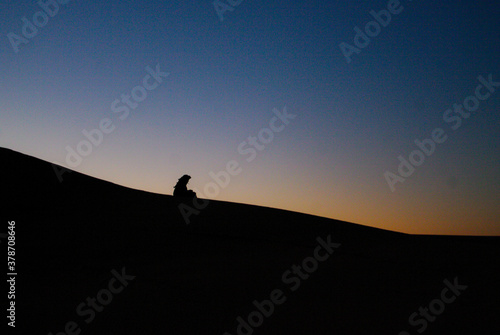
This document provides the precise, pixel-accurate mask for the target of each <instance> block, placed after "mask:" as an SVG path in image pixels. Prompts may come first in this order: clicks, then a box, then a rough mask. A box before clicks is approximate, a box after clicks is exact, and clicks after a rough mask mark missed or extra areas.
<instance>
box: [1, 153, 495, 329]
mask: <svg viewBox="0 0 500 335" xmlns="http://www.w3.org/2000/svg"><path fill="white" fill-rule="evenodd" d="M0 159H1V162H2V165H1V167H0V169H1V170H0V175H1V179H2V180H1V181H2V183H1V185H2V186H3V192H4V194H8V195H9V200H8V202H7V203H6V204H5V203H4V204H3V206H2V212H1V213H2V214H1V219H2V221H1V222H2V228H0V233H5V232H6V230H7V220H14V221H15V223H16V263H17V272H18V276H17V282H16V328H15V332H13V333H16V334H27V333H28V332H31V333H32V334H35V333H36V334H49V333H50V332H52V333H53V334H54V335H55V334H59V335H61V334H63V333H64V334H72V333H73V332H74V333H75V334H76V333H77V331H78V330H81V334H134V335H135V334H219V335H222V334H224V333H226V332H227V333H229V334H232V335H234V334H238V333H240V334H251V333H253V334H395V335H396V334H399V332H400V331H407V332H408V333H409V334H418V332H417V330H419V329H420V330H422V329H423V327H424V324H425V325H426V329H425V330H424V331H423V333H424V334H496V333H499V332H500V326H499V323H498V322H497V320H496V319H497V315H498V313H499V312H500V308H499V301H500V290H499V289H498V284H499V283H500V265H499V264H500V263H499V257H500V238H497V237H446V236H414V235H406V234H400V233H394V232H389V231H384V230H380V229H375V228H370V227H366V226H361V225H356V224H352V223H348V222H342V221H337V220H331V219H325V218H320V217H316V216H311V215H305V214H300V213H294V212H289V211H283V210H277V209H271V208H264V207H257V206H250V205H242V204H235V203H228V202H220V201H210V203H209V205H208V207H206V208H205V209H203V210H201V211H200V213H199V215H195V216H192V217H191V223H190V224H189V225H186V224H185V223H184V220H183V218H182V216H181V214H180V213H179V210H178V208H177V204H176V202H175V201H176V200H175V199H174V198H173V197H171V196H166V195H159V194H152V193H148V192H143V191H138V190H132V189H129V188H125V187H121V186H118V185H115V184H112V183H109V182H105V181H102V180H98V179H95V178H92V177H89V176H85V175H82V174H79V173H76V172H72V173H66V174H64V175H63V178H64V182H62V183H59V181H58V179H57V177H56V175H55V173H54V171H53V167H52V165H51V164H50V163H47V162H44V161H41V160H38V159H35V158H32V157H29V156H25V155H22V154H19V153H16V152H13V151H11V150H6V149H1V148H0ZM328 236H330V238H331V243H338V244H340V246H337V247H331V245H330V249H331V251H332V253H331V254H330V253H328V247H325V246H324V244H325V243H326V244H328V242H327V241H328V239H329V237H328ZM318 238H320V240H322V241H323V242H325V243H323V244H322V243H321V242H319V240H318ZM1 241H2V244H1V246H2V250H3V255H5V254H6V250H5V241H6V240H5V239H2V240H1ZM327 256H328V257H327ZM319 258H321V259H323V260H318V259H319ZM325 258H326V259H325ZM305 259H306V262H305V263H303V261H304V260H305ZM314 260H316V261H314ZM294 265H297V266H301V268H302V267H305V268H306V269H309V272H308V271H307V270H304V268H302V269H301V270H300V272H297V273H293V271H294V268H293V266H294ZM295 269H297V268H295ZM4 273H5V272H4ZM283 276H284V278H283ZM445 280H447V281H448V283H449V284H450V285H452V286H453V285H455V286H456V283H455V282H454V281H457V282H458V283H459V286H460V287H462V289H457V288H456V287H455V291H457V292H458V293H453V289H450V288H448V289H447V290H446V291H445V293H444V296H443V295H442V292H443V290H444V289H445V288H446V287H448V286H447V284H446V283H445V282H444V281H445ZM3 282H4V283H5V280H3ZM4 285H5V284H4ZM464 286H466V288H463V287H464ZM6 291H8V289H7V287H5V288H4V291H3V292H6ZM272 292H274V293H272ZM280 292H281V293H280ZM96 296H97V299H96V300H93V299H94V297H96ZM273 297H274V298H275V299H274V301H275V302H279V304H278V303H274V304H273V306H272V307H270V305H269V304H266V302H263V301H264V300H273ZM453 297H454V298H453ZM4 299H5V298H4ZM87 299H89V300H87ZM437 300H439V301H441V302H439V301H437ZM443 300H444V301H448V302H442V301H443ZM451 300H453V301H451ZM254 301H256V302H255V303H256V304H257V305H260V306H261V308H262V310H263V312H260V314H259V313H257V312H254V311H256V310H258V309H257V307H256V305H255V304H254V303H253V302H254ZM433 301H434V302H433ZM429 304H431V309H430V311H429V313H431V315H428V316H427V317H428V318H429V320H430V319H432V321H424V320H426V318H425V317H424V316H421V315H418V313H419V308H420V307H421V306H422V308H429ZM4 306H7V305H5V303H4ZM262 306H264V307H262ZM4 310H5V309H4ZM432 311H434V312H438V313H439V315H437V316H433V314H432ZM414 312H417V315H416V317H415V318H414V319H413V320H414V322H415V325H410V324H409V323H408V318H409V317H410V315H411V314H412V313H414ZM424 312H425V311H424ZM252 313H253V314H252ZM266 313H267V314H268V315H269V316H262V314H266ZM249 315H253V321H252V320H251V321H249V320H248V317H249ZM259 315H261V316H260V319H259ZM239 317H241V318H242V319H243V320H244V321H245V322H246V323H248V322H250V323H252V322H254V324H258V326H255V327H252V326H251V325H250V324H248V325H245V326H240V328H239V329H238V325H239V324H240V323H241V320H242V319H239ZM3 319H4V320H5V317H3ZM5 323H6V322H4V324H5ZM65 327H66V330H65ZM250 327H251V328H250ZM9 330H10V331H12V329H9ZM238 330H239V332H238ZM402 334H405V333H402Z"/></svg>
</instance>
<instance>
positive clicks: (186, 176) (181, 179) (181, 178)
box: [177, 174, 191, 185]
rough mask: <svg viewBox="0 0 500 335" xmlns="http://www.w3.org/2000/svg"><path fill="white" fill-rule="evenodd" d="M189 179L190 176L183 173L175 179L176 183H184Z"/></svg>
mask: <svg viewBox="0 0 500 335" xmlns="http://www.w3.org/2000/svg"><path fill="white" fill-rule="evenodd" d="M189 179H191V176H188V175H187V174H185V175H184V176H182V177H180V178H179V181H177V185H186V184H187V183H188V182H189Z"/></svg>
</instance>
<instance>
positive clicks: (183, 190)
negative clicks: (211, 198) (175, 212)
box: [174, 174, 196, 198]
mask: <svg viewBox="0 0 500 335" xmlns="http://www.w3.org/2000/svg"><path fill="white" fill-rule="evenodd" d="M189 179H191V177H190V176H188V175H187V174H185V175H184V176H182V177H180V178H179V180H178V181H177V184H176V185H175V186H174V197H183V198H196V192H194V191H192V190H188V189H187V183H188V182H189Z"/></svg>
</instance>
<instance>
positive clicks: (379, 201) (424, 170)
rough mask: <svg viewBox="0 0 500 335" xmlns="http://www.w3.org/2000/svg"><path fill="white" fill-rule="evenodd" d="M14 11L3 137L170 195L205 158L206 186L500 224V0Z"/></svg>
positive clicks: (354, 212)
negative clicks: (497, 1)
mask: <svg viewBox="0 0 500 335" xmlns="http://www.w3.org/2000/svg"><path fill="white" fill-rule="evenodd" d="M0 12H1V13H2V20H0V36H1V37H0V64H1V65H0V146H1V147H5V148H10V149H13V150H16V151H19V152H22V153H25V154H28V155H32V156H34V157H37V158H40V159H43V160H46V161H49V162H53V163H57V164H59V165H62V166H65V167H67V168H70V169H72V170H75V171H79V172H82V173H85V174H88V175H91V176H94V177H97V178H100V179H104V180H108V181H111V182H114V183H117V184H120V185H124V186H127V187H131V188H135V189H140V190H146V191H150V192H155V193H161V194H169V195H171V194H172V192H173V186H174V185H175V183H176V182H177V179H178V178H179V177H181V176H182V175H183V174H189V175H190V176H191V177H192V179H191V181H190V183H189V184H188V187H190V188H192V189H194V190H195V191H196V192H197V193H198V196H199V197H201V198H209V199H216V200H222V201H231V202H238V203H247V204H255V205H261V206H266V207H274V208H280V209H287V210H292V211H297V212H302V213H308V214H314V215H318V216H324V217H328V218H334V219H340V220H345V221H349V222H354V223H358V224H362V225H367V226H373V227H378V228H383V229H389V230H393V231H398V232H404V233H412V234H449V235H500V206H499V199H500V192H499V191H500V178H499V177H500V150H499V148H500V136H499V134H500V122H499V119H500V117H499V113H498V112H499V108H500V84H499V82H500V62H499V61H498V55H499V54H500V23H499V21H498V14H499V12H500V6H499V5H498V4H496V3H495V2H492V1H486V0H482V1H456V0H454V1H449V0H443V1H440V2H439V3H436V2H435V1H411V0H405V1H401V2H398V1H395V0H391V1H375V2H374V1H361V0H358V1H348V2H344V1H319V0H309V1H296V0H288V1H284V0H271V1H249V0H243V1H241V0H220V1H219V0H217V1H215V2H214V1H212V0H203V1H201V0H189V1H126V0H121V1H115V0H109V1H97V0H87V1H78V0H73V1H71V0H70V1H68V0H60V1H59V2H56V1H55V0H42V1H40V2H38V1H15V0H4V1H2V2H1V3H0ZM65 176H67V175H64V174H63V175H62V176H60V177H61V178H62V182H64V177H65ZM54 179H55V180H56V181H57V180H58V177H57V175H56V174H55V173H54ZM235 220H237V218H235Z"/></svg>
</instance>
